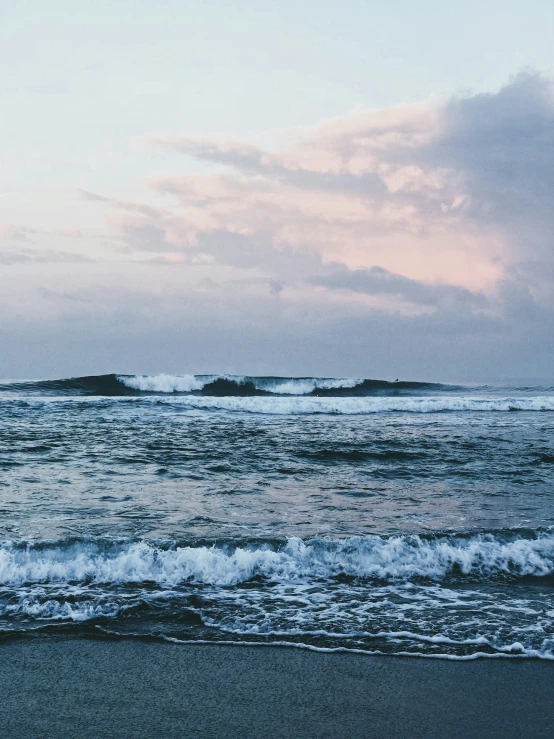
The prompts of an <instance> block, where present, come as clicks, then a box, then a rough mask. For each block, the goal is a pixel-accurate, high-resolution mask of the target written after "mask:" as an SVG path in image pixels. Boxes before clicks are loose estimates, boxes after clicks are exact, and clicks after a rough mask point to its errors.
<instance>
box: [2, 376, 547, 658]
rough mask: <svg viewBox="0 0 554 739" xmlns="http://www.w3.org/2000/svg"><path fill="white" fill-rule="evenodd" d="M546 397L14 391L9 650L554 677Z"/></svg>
mask: <svg viewBox="0 0 554 739" xmlns="http://www.w3.org/2000/svg"><path fill="white" fill-rule="evenodd" d="M553 472H554V388H553V387H507V386H501V385H498V386H473V387H464V386H458V385H444V384H438V383H417V382H384V381H377V380H367V379H362V378H312V377H305V378H282V377H234V376H227V375H225V376H218V375H196V376H194V375H183V376H171V375H157V376H129V375H124V376H123V375H105V376H96V377H94V376H93V377H80V378H71V379H65V380H57V381H52V380H43V381H40V380H39V381H4V382H2V383H0V636H3V637H10V638H16V637H17V636H18V635H28V634H30V633H32V634H34V635H36V636H38V635H40V634H41V633H47V634H52V633H56V634H62V635H63V634H85V635H90V634H94V635H96V636H106V637H111V638H114V637H118V636H125V637H128V636H133V637H135V638H137V639H141V638H142V639H161V640H171V641H178V642H195V643H204V642H210V643H212V642H220V643H225V644H235V643H243V644H244V643H248V644H274V645H293V646H297V647H304V648H310V649H318V650H330V651H336V650H339V651H340V650H350V651H355V652H363V653H368V654H385V655H420V656H425V657H441V658H448V659H474V658H476V657H484V658H487V657H489V658H490V657H503V658H520V659H521V658H524V657H528V658H542V659H553V658H554V505H553V503H554V485H553Z"/></svg>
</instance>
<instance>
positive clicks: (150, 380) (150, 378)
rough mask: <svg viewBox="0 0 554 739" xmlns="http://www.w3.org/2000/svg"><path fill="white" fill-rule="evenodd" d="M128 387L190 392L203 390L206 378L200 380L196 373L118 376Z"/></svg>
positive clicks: (145, 389)
mask: <svg viewBox="0 0 554 739" xmlns="http://www.w3.org/2000/svg"><path fill="white" fill-rule="evenodd" d="M117 379H118V380H119V381H120V382H122V383H123V384H124V385H125V386H126V387H130V388H133V390H141V391H142V392H149V393H190V392H192V391H193V390H202V388H203V387H204V385H205V384H206V381H205V380H199V379H197V378H196V377H195V376H194V375H134V376H133V377H126V376H123V375H120V376H118V378H117Z"/></svg>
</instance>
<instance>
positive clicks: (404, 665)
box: [0, 637, 554, 739]
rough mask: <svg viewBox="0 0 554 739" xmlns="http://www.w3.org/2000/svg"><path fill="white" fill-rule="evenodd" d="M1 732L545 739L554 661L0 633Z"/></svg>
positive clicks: (15, 735) (13, 738)
mask: <svg viewBox="0 0 554 739" xmlns="http://www.w3.org/2000/svg"><path fill="white" fill-rule="evenodd" d="M0 695H1V696H2V700H1V701H0V725H1V726H2V731H1V735H2V737H3V739H39V737H40V738H42V737H48V738H49V739H57V738H58V737H60V738H61V737H64V739H66V738H68V737H75V738H77V737H78V738H79V739H112V738H113V739H151V738H152V739H154V737H156V738H159V739H162V738H163V739H183V738H184V737H228V738H231V737H373V738H375V739H377V738H380V737H383V738H384V737H406V738H408V737H464V738H465V739H467V738H468V737H493V736H502V737H547V736H552V735H553V734H554V702H553V700H552V699H553V697H554V664H551V663H549V662H545V661H533V660H506V659H488V660H487V659H484V660H483V659H481V660H477V661H472V662H454V661H446V660H436V659H417V658H401V657H397V658H391V657H388V658H387V657H385V658H381V657H367V656H364V655H355V654H328V653H327V654H326V653H317V652H312V651H306V650H300V649H286V648H272V647H261V648H256V647H226V646H212V645H210V646H207V645H175V644H163V643H154V642H148V643H145V642H139V641H133V640H122V641H101V640H96V639H82V638H76V639H73V638H59V637H45V638H38V639H37V638H34V639H33V638H27V639H21V640H13V641H5V642H3V643H2V644H1V645H0Z"/></svg>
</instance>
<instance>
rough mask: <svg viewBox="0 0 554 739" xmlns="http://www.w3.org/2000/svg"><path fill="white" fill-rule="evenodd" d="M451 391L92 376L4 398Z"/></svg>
mask: <svg viewBox="0 0 554 739" xmlns="http://www.w3.org/2000/svg"><path fill="white" fill-rule="evenodd" d="M442 389H449V386H446V385H440V384H436V383H424V382H404V381H402V382H401V381H395V382H387V381H385V380H367V379H356V378H325V377H253V376H252V377H250V376H238V375H192V374H185V375H168V374H160V375H116V374H111V375H92V376H87V377H74V378H67V379H61V380H36V381H12V382H4V383H0V392H5V393H6V392H7V393H38V394H46V395H100V396H126V395H141V394H155V395H166V394H195V395H206V396H215V397H222V396H231V397H232V396H239V397H241V396H242V397H245V396H246V397H247V396H253V397H255V396H272V395H283V396H294V395H297V396H302V395H315V396H319V395H322V396H325V395H330V396H341V395H346V396H362V397H363V396H366V395H378V394H384V395H388V394H393V395H398V394H410V393H417V392H426V391H429V390H435V391H437V392H438V391H441V390H442Z"/></svg>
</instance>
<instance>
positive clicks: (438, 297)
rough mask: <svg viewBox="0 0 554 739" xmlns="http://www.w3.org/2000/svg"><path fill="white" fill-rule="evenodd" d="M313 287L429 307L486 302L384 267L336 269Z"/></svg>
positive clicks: (459, 289)
mask: <svg viewBox="0 0 554 739" xmlns="http://www.w3.org/2000/svg"><path fill="white" fill-rule="evenodd" d="M309 282H310V283H311V284H313V285H319V286H322V287H327V288H330V289H332V290H347V291H352V292H355V293H363V294H366V295H391V296H395V297H398V298H400V299H401V300H405V301H407V302H411V303H415V304H416V305H421V306H428V307H438V306H442V307H457V308H474V307H475V308H485V307H486V306H487V303H488V301H487V299H486V297H485V296H484V295H483V294H482V293H475V292H471V291H470V290H466V289H465V288H463V287H459V286H457V285H440V284H439V285H427V284H425V283H423V282H420V281H418V280H411V279H409V278H407V277H402V276H401V275H397V274H393V273H392V272H388V271H387V270H385V269H382V268H381V267H372V268H371V269H357V270H348V269H345V268H342V269H335V270H333V271H331V272H329V273H328V274H326V275H315V276H313V277H311V278H310V279H309Z"/></svg>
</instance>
